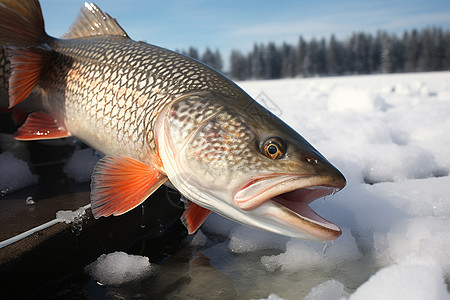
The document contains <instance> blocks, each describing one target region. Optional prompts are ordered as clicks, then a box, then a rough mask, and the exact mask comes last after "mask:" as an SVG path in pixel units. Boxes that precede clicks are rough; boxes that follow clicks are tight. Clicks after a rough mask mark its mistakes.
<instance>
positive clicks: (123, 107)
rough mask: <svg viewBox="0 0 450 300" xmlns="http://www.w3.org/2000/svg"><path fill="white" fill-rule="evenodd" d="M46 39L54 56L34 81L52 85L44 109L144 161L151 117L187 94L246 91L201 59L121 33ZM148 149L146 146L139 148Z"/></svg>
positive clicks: (83, 134)
mask: <svg viewBox="0 0 450 300" xmlns="http://www.w3.org/2000/svg"><path fill="white" fill-rule="evenodd" d="M49 45H50V46H51V48H52V49H53V50H54V51H55V52H56V53H57V54H56V56H57V57H56V58H54V61H55V62H54V63H53V64H52V65H53V67H52V69H50V70H49V71H47V72H48V73H49V74H50V75H49V76H45V77H44V78H43V80H41V82H40V86H41V87H42V89H44V90H46V91H50V92H47V93H46V99H45V100H44V107H45V109H46V110H48V111H50V112H52V113H53V114H55V115H61V117H60V118H62V119H64V120H65V125H66V127H67V129H68V130H69V131H70V132H71V133H72V134H74V135H76V136H78V137H79V138H81V139H82V140H83V141H85V142H86V143H88V144H90V145H92V146H93V147H95V148H97V149H99V151H101V152H103V153H105V154H117V153H118V152H119V151H120V153H123V154H126V155H129V156H131V157H133V158H136V159H140V160H142V159H144V161H148V156H149V155H151V154H152V153H153V152H154V151H155V150H156V148H155V147H156V145H155V139H154V130H153V129H154V125H155V120H156V117H157V116H158V115H159V113H160V112H161V110H162V109H163V107H164V106H165V105H166V104H167V103H168V102H170V101H173V100H176V99H177V98H178V97H180V96H182V95H183V94H185V93H189V92H196V91H202V90H208V91H212V92H217V93H228V94H231V95H234V96H238V97H241V98H242V97H248V96H246V94H245V93H244V92H242V91H241V90H240V89H239V88H237V87H236V86H234V85H232V86H231V87H230V84H229V81H228V80H224V78H223V76H221V75H220V74H219V73H217V72H215V71H213V70H211V69H209V68H207V67H205V66H204V65H203V64H201V63H200V62H197V61H194V60H192V59H189V58H187V57H185V56H182V55H180V54H177V53H174V52H170V51H168V50H165V49H161V48H159V47H156V46H152V45H148V44H144V43H139V42H134V41H131V40H129V39H126V38H123V37H115V36H111V37H101V38H87V39H79V40H67V41H66V40H53V41H51V42H50V43H49ZM124 53H128V54H127V55H124ZM62 104H63V107H61V105H62ZM111 135H115V136H117V137H118V139H116V138H114V139H110V136H111ZM117 140H119V141H120V143H117ZM124 146H125V148H126V152H125V153H124V152H123V148H124ZM147 148H148V149H149V150H150V153H146V152H145V151H143V149H147Z"/></svg>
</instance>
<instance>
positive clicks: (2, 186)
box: [0, 152, 37, 195]
mask: <svg viewBox="0 0 450 300" xmlns="http://www.w3.org/2000/svg"><path fill="white" fill-rule="evenodd" d="M0 166H1V171H0V195H4V194H7V193H10V192H13V191H16V190H19V189H21V188H24V187H26V186H29V185H32V184H35V183H37V176H36V175H33V174H32V173H31V171H30V168H29V167H28V164H27V163H26V162H24V161H23V160H21V159H18V158H16V157H15V156H14V155H13V154H12V153H11V152H3V153H1V154H0Z"/></svg>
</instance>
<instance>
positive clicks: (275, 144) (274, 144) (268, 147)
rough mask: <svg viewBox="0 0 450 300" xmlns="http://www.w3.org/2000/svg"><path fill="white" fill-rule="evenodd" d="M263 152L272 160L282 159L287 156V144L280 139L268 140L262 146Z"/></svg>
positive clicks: (272, 138)
mask: <svg viewBox="0 0 450 300" xmlns="http://www.w3.org/2000/svg"><path fill="white" fill-rule="evenodd" d="M262 152H263V153H264V155H265V156H267V157H268V158H271V159H280V158H282V157H283V156H284V155H285V154H286V142H285V141H284V140H283V139H282V138H279V137H271V138H268V139H267V140H266V141H265V142H264V143H263V146H262Z"/></svg>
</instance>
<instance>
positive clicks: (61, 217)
mask: <svg viewBox="0 0 450 300" xmlns="http://www.w3.org/2000/svg"><path fill="white" fill-rule="evenodd" d="M85 214H86V208H84V207H80V208H79V209H77V210H75V211H71V210H60V211H58V212H56V219H57V220H58V221H59V222H64V223H66V224H70V223H72V222H74V221H77V220H79V219H82V218H83V217H84V216H85Z"/></svg>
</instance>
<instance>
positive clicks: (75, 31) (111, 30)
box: [62, 2, 129, 39]
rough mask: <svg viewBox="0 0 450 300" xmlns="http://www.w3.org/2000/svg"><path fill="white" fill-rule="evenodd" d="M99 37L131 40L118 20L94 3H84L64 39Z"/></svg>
mask: <svg viewBox="0 0 450 300" xmlns="http://www.w3.org/2000/svg"><path fill="white" fill-rule="evenodd" d="M99 35H119V36H123V37H127V38H129V36H128V34H127V33H126V32H125V30H123V28H122V27H120V25H119V23H117V20H116V19H113V18H112V17H111V16H110V15H108V14H107V13H105V12H103V11H102V10H101V9H100V8H99V7H98V6H97V5H95V4H94V3H91V4H89V3H87V2H86V3H84V6H83V7H82V8H81V9H80V13H79V14H78V17H77V18H76V19H75V21H74V22H73V24H72V26H70V29H69V31H67V32H66V33H65V34H64V35H63V36H62V38H65V39H76V38H83V37H90V36H99Z"/></svg>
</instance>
